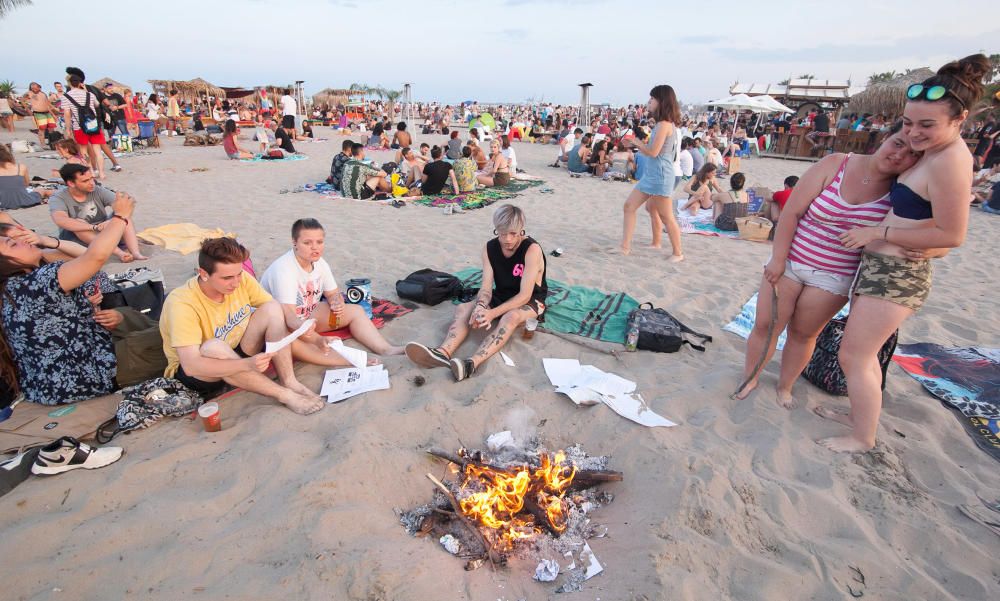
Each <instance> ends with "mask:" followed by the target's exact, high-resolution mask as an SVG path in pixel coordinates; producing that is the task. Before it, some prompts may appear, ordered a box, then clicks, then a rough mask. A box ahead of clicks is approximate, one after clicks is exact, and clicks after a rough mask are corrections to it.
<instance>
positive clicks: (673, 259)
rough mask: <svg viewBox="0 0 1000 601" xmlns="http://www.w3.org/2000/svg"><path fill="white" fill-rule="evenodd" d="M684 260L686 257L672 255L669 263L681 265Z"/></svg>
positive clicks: (668, 260)
mask: <svg viewBox="0 0 1000 601" xmlns="http://www.w3.org/2000/svg"><path fill="white" fill-rule="evenodd" d="M683 260H684V255H670V258H669V259H667V263H680V262H681V261H683Z"/></svg>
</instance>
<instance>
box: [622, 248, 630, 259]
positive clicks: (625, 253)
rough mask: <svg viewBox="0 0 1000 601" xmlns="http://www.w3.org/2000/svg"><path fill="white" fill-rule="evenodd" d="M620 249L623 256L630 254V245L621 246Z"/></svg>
mask: <svg viewBox="0 0 1000 601" xmlns="http://www.w3.org/2000/svg"><path fill="white" fill-rule="evenodd" d="M621 251H622V254H623V255H625V256H626V257H627V256H629V255H630V254H632V247H631V246H623V247H622V248H621Z"/></svg>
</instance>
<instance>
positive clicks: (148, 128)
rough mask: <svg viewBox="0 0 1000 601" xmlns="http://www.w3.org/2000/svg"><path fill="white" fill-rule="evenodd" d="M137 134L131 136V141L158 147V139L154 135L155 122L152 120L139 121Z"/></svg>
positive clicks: (147, 146)
mask: <svg viewBox="0 0 1000 601" xmlns="http://www.w3.org/2000/svg"><path fill="white" fill-rule="evenodd" d="M138 125H139V135H138V136H136V137H134V138H132V142H133V143H135V144H138V145H140V146H143V147H145V148H149V147H150V146H155V147H159V146H160V140H159V138H158V137H157V135H156V124H155V123H153V122H152V121H148V120H144V121H139V123H138Z"/></svg>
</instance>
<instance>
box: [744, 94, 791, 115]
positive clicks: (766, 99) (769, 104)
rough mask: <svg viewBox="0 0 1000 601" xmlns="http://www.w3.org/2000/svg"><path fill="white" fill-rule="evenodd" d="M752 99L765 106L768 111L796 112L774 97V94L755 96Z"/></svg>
mask: <svg viewBox="0 0 1000 601" xmlns="http://www.w3.org/2000/svg"><path fill="white" fill-rule="evenodd" d="M750 100H752V101H754V102H756V103H759V104H760V105H761V106H763V107H764V108H765V110H766V112H768V113H794V112H795V110H794V109H790V108H788V107H787V106H785V105H783V104H781V103H780V102H778V101H777V100H775V99H774V97H773V96H768V95H764V96H754V97H752V98H751V99H750Z"/></svg>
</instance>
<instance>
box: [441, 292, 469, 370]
mask: <svg viewBox="0 0 1000 601" xmlns="http://www.w3.org/2000/svg"><path fill="white" fill-rule="evenodd" d="M475 308H476V304H475V303H464V304H462V305H459V306H458V310H456V311H455V320H454V321H452V322H451V325H450V326H449V327H448V334H447V335H446V336H445V337H444V342H442V343H441V346H439V347H438V349H440V350H442V351H444V352H445V354H446V355H448V356H449V357H452V356H454V354H455V351H457V350H458V347H460V346H462V343H463V342H465V338H466V337H467V336H468V335H469V317H470V316H471V315H472V311H473V309H475Z"/></svg>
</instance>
